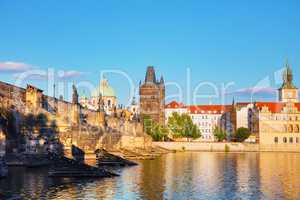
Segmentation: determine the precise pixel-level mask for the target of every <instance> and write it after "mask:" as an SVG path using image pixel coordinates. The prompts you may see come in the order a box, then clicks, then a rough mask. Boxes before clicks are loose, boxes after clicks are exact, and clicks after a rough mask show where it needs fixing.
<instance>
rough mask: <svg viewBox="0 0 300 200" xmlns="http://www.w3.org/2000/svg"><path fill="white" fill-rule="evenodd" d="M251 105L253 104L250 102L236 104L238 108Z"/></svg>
mask: <svg viewBox="0 0 300 200" xmlns="http://www.w3.org/2000/svg"><path fill="white" fill-rule="evenodd" d="M249 104H251V103H250V102H238V103H236V105H237V106H248V105H249Z"/></svg>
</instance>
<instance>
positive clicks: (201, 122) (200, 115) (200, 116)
mask: <svg viewBox="0 0 300 200" xmlns="http://www.w3.org/2000/svg"><path fill="white" fill-rule="evenodd" d="M226 108H227V106H223V105H193V106H185V105H184V104H183V103H178V102H176V101H172V102H170V103H169V104H167V105H166V106H165V118H166V123H167V122H168V118H169V117H170V116H171V115H172V113H174V112H177V113H178V114H183V113H187V114H189V115H190V116H191V118H192V121H193V123H194V124H196V125H197V126H198V128H199V129H200V131H201V135H202V136H201V138H200V139H199V140H201V141H215V137H214V129H215V127H217V126H220V124H221V116H222V114H223V113H224V112H225V110H226Z"/></svg>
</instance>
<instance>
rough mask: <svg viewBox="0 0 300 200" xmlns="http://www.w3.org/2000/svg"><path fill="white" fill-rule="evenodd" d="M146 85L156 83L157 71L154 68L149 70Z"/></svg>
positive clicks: (151, 67) (150, 67)
mask: <svg viewBox="0 0 300 200" xmlns="http://www.w3.org/2000/svg"><path fill="white" fill-rule="evenodd" d="M145 83H156V76H155V70H154V67H153V66H149V67H148V68H147V72H146V77H145Z"/></svg>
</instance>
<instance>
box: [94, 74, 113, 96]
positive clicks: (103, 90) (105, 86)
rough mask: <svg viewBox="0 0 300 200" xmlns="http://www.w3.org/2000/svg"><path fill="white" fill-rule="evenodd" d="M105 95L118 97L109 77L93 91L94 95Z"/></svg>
mask: <svg viewBox="0 0 300 200" xmlns="http://www.w3.org/2000/svg"><path fill="white" fill-rule="evenodd" d="M100 94H101V95H102V96H103V97H116V93H115V90H114V89H113V88H112V87H111V86H110V85H109V83H108V80H107V79H105V78H104V79H102V80H101V82H100V85H99V86H98V87H97V88H96V89H95V90H94V91H93V92H92V96H93V97H98V96H99V95H100Z"/></svg>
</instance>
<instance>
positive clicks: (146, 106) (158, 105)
mask: <svg viewBox="0 0 300 200" xmlns="http://www.w3.org/2000/svg"><path fill="white" fill-rule="evenodd" d="M139 94H140V114H141V117H142V118H143V117H145V116H148V117H150V118H151V119H152V120H153V121H155V122H156V123H159V124H162V125H163V124H164V123H165V112H164V107H165V83H164V79H163V78H161V80H160V81H157V80H156V75H155V70H154V67H153V66H149V67H148V68H147V72H146V76H145V82H144V83H143V84H142V85H140V92H139Z"/></svg>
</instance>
